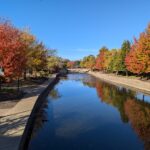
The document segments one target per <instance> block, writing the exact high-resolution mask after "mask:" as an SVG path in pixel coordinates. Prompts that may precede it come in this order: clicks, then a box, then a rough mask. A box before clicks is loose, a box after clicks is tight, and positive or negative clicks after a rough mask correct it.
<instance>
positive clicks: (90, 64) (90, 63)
mask: <svg viewBox="0 0 150 150" xmlns="http://www.w3.org/2000/svg"><path fill="white" fill-rule="evenodd" d="M80 66H81V67H83V68H88V69H93V68H94V66H95V57H94V56H93V55H89V56H86V57H84V58H83V60H82V61H81V63H80Z"/></svg>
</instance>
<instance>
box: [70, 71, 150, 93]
mask: <svg viewBox="0 0 150 150" xmlns="http://www.w3.org/2000/svg"><path fill="white" fill-rule="evenodd" d="M69 71H70V72H79V73H88V74H90V75H93V76H95V77H97V78H100V79H102V80H104V81H106V82H110V83H112V84H117V85H122V86H125V87H128V88H130V89H135V90H137V91H142V92H144V93H147V94H150V82H148V81H141V80H139V79H136V78H130V77H126V76H117V75H114V74H105V73H101V72H93V71H89V70H88V69H70V70H69Z"/></svg>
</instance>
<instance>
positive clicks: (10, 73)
mask: <svg viewBox="0 0 150 150" xmlns="http://www.w3.org/2000/svg"><path fill="white" fill-rule="evenodd" d="M25 47H26V45H25V44H24V42H23V41H22V40H21V32H20V31H19V30H18V29H16V28H15V27H13V26H12V25H11V24H10V23H7V22H2V23H1V24H0V56H1V58H0V66H1V67H2V68H3V69H4V75H5V77H9V78H10V79H12V78H17V79H18V81H19V78H20V77H21V75H22V72H23V70H24V67H25V64H26V57H25Z"/></svg>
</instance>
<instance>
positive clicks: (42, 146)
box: [28, 74, 150, 150]
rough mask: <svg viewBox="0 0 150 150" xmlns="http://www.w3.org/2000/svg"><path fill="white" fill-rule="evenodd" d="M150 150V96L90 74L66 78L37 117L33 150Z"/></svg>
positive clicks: (45, 102)
mask: <svg viewBox="0 0 150 150" xmlns="http://www.w3.org/2000/svg"><path fill="white" fill-rule="evenodd" d="M144 149H145V150H148V149H150V95H146V94H143V93H140V92H137V91H132V90H129V89H127V88H124V87H122V86H115V85H112V84H109V83H106V82H104V81H101V80H99V79H97V78H95V77H92V76H90V75H87V74H69V75H68V76H67V77H66V78H61V79H60V81H59V83H58V84H57V85H56V86H55V87H54V89H53V90H52V91H51V92H50V93H49V95H48V97H47V98H46V99H45V101H44V103H43V104H42V106H41V109H40V111H39V112H38V114H37V116H36V121H35V123H34V129H33V131H32V137H31V139H30V142H29V146H28V150H144Z"/></svg>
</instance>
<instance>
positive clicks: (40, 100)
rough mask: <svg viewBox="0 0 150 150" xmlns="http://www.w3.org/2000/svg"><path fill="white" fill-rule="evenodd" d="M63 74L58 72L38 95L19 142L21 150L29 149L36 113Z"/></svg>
mask: <svg viewBox="0 0 150 150" xmlns="http://www.w3.org/2000/svg"><path fill="white" fill-rule="evenodd" d="M60 76H61V74H56V76H55V77H54V78H53V79H52V81H51V82H50V83H49V85H48V86H47V87H46V88H45V90H44V91H43V92H42V93H41V94H40V95H39V96H38V98H37V101H36V103H35V105H34V107H33V110H32V112H31V114H30V117H29V119H28V122H27V125H26V127H25V130H24V133H23V136H22V138H21V142H20V144H19V150H27V148H28V145H29V141H30V138H31V134H32V130H33V127H34V122H35V119H36V114H37V112H38V110H39V109H40V107H41V104H42V103H43V101H44V99H45V98H46V97H47V95H48V94H49V92H50V91H51V90H52V89H53V88H54V86H55V85H56V84H57V83H58V82H59V77H60Z"/></svg>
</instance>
